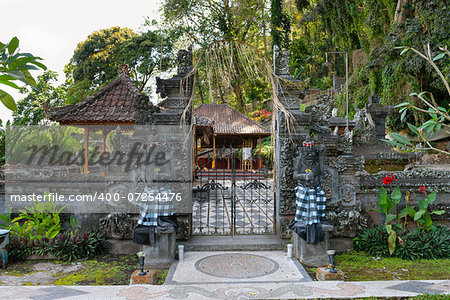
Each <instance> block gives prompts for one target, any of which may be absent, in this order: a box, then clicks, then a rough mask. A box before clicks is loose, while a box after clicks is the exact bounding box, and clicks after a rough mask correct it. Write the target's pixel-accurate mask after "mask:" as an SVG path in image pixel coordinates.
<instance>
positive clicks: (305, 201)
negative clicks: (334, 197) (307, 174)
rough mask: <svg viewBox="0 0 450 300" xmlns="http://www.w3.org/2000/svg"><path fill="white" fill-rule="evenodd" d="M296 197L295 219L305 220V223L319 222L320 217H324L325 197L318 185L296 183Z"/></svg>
mask: <svg viewBox="0 0 450 300" xmlns="http://www.w3.org/2000/svg"><path fill="white" fill-rule="evenodd" d="M295 196H296V198H297V203H296V204H297V205H296V207H297V210H296V212H295V221H305V222H306V225H312V224H318V223H320V218H324V217H325V208H326V202H327V197H326V195H325V191H324V190H323V189H322V188H321V187H320V186H317V187H304V186H302V185H298V186H297V187H296V188H295Z"/></svg>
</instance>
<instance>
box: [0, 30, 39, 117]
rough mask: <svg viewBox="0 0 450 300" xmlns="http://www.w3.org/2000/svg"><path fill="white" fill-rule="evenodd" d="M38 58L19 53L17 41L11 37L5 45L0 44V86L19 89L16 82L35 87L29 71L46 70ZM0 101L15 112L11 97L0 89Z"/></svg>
mask: <svg viewBox="0 0 450 300" xmlns="http://www.w3.org/2000/svg"><path fill="white" fill-rule="evenodd" d="M39 60H42V59H41V58H40V57H37V56H33V55H32V54H30V53H20V52H19V39H18V38H17V37H13V38H12V39H11V41H9V43H7V44H3V43H2V42H0V84H2V85H6V86H9V87H12V88H14V89H17V90H18V89H20V87H19V86H18V85H17V82H18V81H20V82H22V83H24V84H25V85H30V86H33V87H35V86H36V81H35V80H34V78H33V76H32V75H31V74H30V70H39V69H43V70H46V69H47V68H46V66H45V65H43V64H42V63H40V62H39ZM0 101H1V102H2V103H3V105H5V106H6V107H7V108H8V109H10V110H16V109H17V106H16V103H15V102H14V99H13V97H12V96H11V95H10V94H8V93H7V92H5V91H4V90H2V89H0Z"/></svg>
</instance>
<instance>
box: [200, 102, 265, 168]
mask: <svg viewBox="0 0 450 300" xmlns="http://www.w3.org/2000/svg"><path fill="white" fill-rule="evenodd" d="M194 122H195V135H196V137H195V140H196V145H197V141H198V140H200V143H201V148H209V149H211V148H212V155H213V158H212V168H215V167H216V156H217V153H216V149H221V148H223V147H229V146H233V148H235V149H236V148H254V147H257V146H258V145H259V156H260V160H259V166H261V167H262V158H261V139H262V138H264V137H268V136H270V135H271V132H270V130H269V129H267V128H265V127H264V126H262V125H261V124H259V123H257V122H255V121H253V120H252V119H250V118H249V117H247V116H245V115H243V114H242V113H240V112H239V111H238V110H236V109H234V108H232V107H231V106H229V105H228V104H202V105H200V106H199V107H197V108H196V109H194ZM197 150H198V149H197V147H195V152H194V155H195V161H196V162H197V157H198V155H200V156H201V155H202V154H201V153H200V154H199V153H198V151H197ZM229 164H230V162H229V161H228V168H229ZM251 168H252V162H251V161H245V160H244V161H243V163H242V169H243V170H244V169H251Z"/></svg>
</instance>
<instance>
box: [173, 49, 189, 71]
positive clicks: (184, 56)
mask: <svg viewBox="0 0 450 300" xmlns="http://www.w3.org/2000/svg"><path fill="white" fill-rule="evenodd" d="M177 60H178V75H186V74H187V73H189V72H190V71H191V70H192V46H189V48H188V49H187V50H180V51H178V57H177Z"/></svg>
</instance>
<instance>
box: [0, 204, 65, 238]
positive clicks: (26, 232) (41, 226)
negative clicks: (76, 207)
mask: <svg viewBox="0 0 450 300" xmlns="http://www.w3.org/2000/svg"><path fill="white" fill-rule="evenodd" d="M64 208H65V207H61V208H60V209H58V208H56V204H55V203H53V202H51V201H49V202H45V203H41V202H34V205H33V206H31V207H25V209H21V210H19V211H20V212H21V214H20V215H19V216H18V217H17V218H14V219H13V220H10V221H9V227H10V230H11V232H12V233H14V234H17V235H19V236H22V237H26V238H28V239H31V240H34V239H36V240H37V239H42V238H43V237H47V238H54V237H55V236H56V235H57V234H58V233H59V232H60V231H61V230H62V226H61V220H60V217H59V214H60V213H61V211H62V210H63V209H64ZM9 216H10V213H9ZM9 219H10V217H9ZM2 220H3V219H2ZM3 221H5V220H3ZM5 222H6V221H5Z"/></svg>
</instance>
